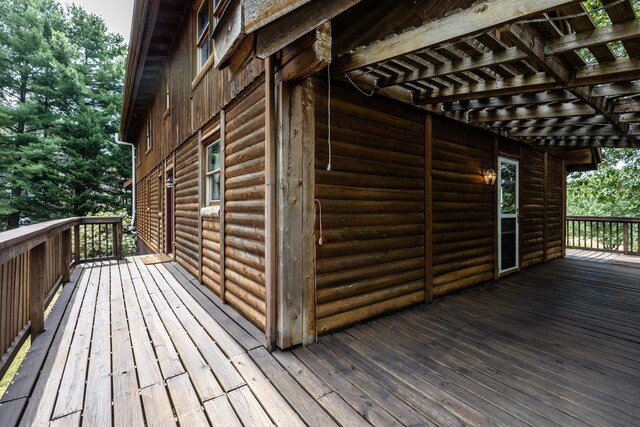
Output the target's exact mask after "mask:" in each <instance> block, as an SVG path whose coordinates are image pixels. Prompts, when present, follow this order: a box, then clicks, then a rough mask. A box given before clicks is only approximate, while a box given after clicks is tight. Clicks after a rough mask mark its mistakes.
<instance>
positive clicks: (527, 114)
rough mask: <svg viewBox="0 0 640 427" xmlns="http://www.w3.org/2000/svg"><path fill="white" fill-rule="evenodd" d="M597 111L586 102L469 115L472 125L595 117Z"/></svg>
mask: <svg viewBox="0 0 640 427" xmlns="http://www.w3.org/2000/svg"><path fill="white" fill-rule="evenodd" d="M594 113H595V110H594V109H593V107H591V106H590V105H588V104H586V103H584V102H567V103H564V104H554V105H538V106H533V107H519V108H504V109H496V110H488V111H474V112H472V113H470V114H469V121H470V122H471V123H485V122H495V121H504V120H526V119H545V118H550V117H574V116H586V115H593V114H594Z"/></svg>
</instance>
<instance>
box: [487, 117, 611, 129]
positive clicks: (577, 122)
mask: <svg viewBox="0 0 640 427" xmlns="http://www.w3.org/2000/svg"><path fill="white" fill-rule="evenodd" d="M606 124H609V122H608V121H607V119H605V118H604V117H602V116H586V117H585V116H576V117H557V118H551V119H528V120H509V121H499V122H491V123H487V125H488V126H489V127H490V128H529V127H541V126H542V127H548V126H592V125H606Z"/></svg>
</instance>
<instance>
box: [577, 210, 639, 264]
mask: <svg viewBox="0 0 640 427" xmlns="http://www.w3.org/2000/svg"><path fill="white" fill-rule="evenodd" d="M566 230H567V232H566V239H567V242H566V243H567V248H571V249H586V250H593V251H604V252H616V253H622V254H627V255H640V218H627V217H599V216H568V217H567V228H566Z"/></svg>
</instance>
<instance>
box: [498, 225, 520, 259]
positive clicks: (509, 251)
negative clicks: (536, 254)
mask: <svg viewBox="0 0 640 427" xmlns="http://www.w3.org/2000/svg"><path fill="white" fill-rule="evenodd" d="M500 221H501V224H502V235H501V236H500V239H501V247H500V249H501V252H502V257H501V259H502V265H500V271H504V270H508V269H510V268H514V267H516V219H515V218H502V219H501V220H500Z"/></svg>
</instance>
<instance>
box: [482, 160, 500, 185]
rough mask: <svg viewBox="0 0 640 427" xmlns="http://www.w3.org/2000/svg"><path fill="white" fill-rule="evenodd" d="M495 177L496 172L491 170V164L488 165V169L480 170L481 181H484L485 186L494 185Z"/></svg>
mask: <svg viewBox="0 0 640 427" xmlns="http://www.w3.org/2000/svg"><path fill="white" fill-rule="evenodd" d="M497 177H498V175H497V174H496V171H495V170H493V164H492V163H489V165H488V167H487V166H485V167H484V169H482V179H484V183H485V184H487V185H493V184H495V183H496V178H497Z"/></svg>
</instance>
